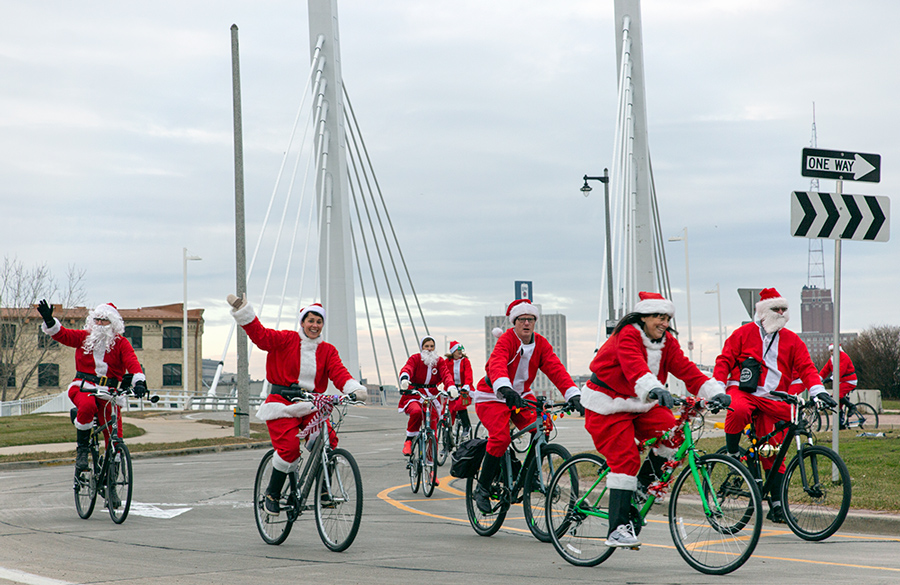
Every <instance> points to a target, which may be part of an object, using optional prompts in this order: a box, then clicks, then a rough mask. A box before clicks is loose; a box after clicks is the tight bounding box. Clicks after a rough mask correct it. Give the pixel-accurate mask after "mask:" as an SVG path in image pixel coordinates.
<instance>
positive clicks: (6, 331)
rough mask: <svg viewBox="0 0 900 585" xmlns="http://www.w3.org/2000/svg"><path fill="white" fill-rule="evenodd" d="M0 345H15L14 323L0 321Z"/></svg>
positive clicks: (7, 346) (6, 346) (8, 346)
mask: <svg viewBox="0 0 900 585" xmlns="http://www.w3.org/2000/svg"><path fill="white" fill-rule="evenodd" d="M0 345H2V346H3V347H5V348H10V347H15V345H16V326H15V324H14V323H0Z"/></svg>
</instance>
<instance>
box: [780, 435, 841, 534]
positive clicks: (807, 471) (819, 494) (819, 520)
mask: <svg viewBox="0 0 900 585" xmlns="http://www.w3.org/2000/svg"><path fill="white" fill-rule="evenodd" d="M832 464H833V465H835V466H837V469H838V478H837V480H832V471H831V470H832ZM804 476H805V481H804ZM850 497H851V487H850V472H849V471H848V470H847V465H846V464H845V463H844V460H843V459H841V458H840V456H839V455H838V454H837V453H835V452H834V451H832V450H831V449H829V448H828V447H822V446H821V445H816V446H812V447H808V446H805V447H803V452H802V459H801V456H800V454H799V453H798V454H797V455H796V456H795V457H794V458H793V459H791V462H790V463H788V466H787V469H786V470H785V472H784V483H783V485H782V486H781V503H782V505H783V506H784V519H785V521H786V522H787V524H788V526H789V527H790V528H791V530H792V531H793V532H794V534H796V535H797V536H799V537H800V538H802V539H803V540H814V541H818V540H825V539H826V538H828V537H829V536H831V535H832V534H834V533H835V532H837V530H838V528H840V527H841V524H843V523H844V519H845V518H846V517H847V510H849V509H850Z"/></svg>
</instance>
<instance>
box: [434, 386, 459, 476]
mask: <svg viewBox="0 0 900 585" xmlns="http://www.w3.org/2000/svg"><path fill="white" fill-rule="evenodd" d="M440 404H441V416H440V418H439V419H438V426H437V438H436V440H437V444H438V454H437V464H438V465H443V464H444V463H446V461H447V457H448V456H449V455H450V453H452V452H453V450H454V449H456V440H455V437H454V435H453V425H451V424H450V418H451V417H450V403H449V401H447V400H442V401H440Z"/></svg>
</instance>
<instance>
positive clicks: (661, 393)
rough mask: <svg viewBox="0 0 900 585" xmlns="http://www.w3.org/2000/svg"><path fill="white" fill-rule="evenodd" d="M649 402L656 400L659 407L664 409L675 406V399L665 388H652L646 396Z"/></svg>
mask: <svg viewBox="0 0 900 585" xmlns="http://www.w3.org/2000/svg"><path fill="white" fill-rule="evenodd" d="M647 398H649V399H650V400H658V401H659V405H660V406H664V407H665V408H673V407H674V406H675V398H673V397H672V394H670V393H669V391H668V390H666V389H665V388H654V389H653V390H651V391H650V392H649V393H648V394H647Z"/></svg>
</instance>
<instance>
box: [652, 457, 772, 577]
mask: <svg viewBox="0 0 900 585" xmlns="http://www.w3.org/2000/svg"><path fill="white" fill-rule="evenodd" d="M697 468H698V471H699V472H700V478H701V479H700V481H699V482H698V481H696V480H695V478H694V474H693V472H692V470H691V468H690V467H685V468H684V470H682V472H681V474H680V475H679V476H678V479H676V480H675V483H674V485H673V487H672V491H671V495H670V499H669V532H670V533H671V534H672V540H673V542H674V543H675V548H676V549H677V550H678V553H679V554H680V555H681V557H682V558H683V559H684V560H685V561H686V562H687V564H688V565H690V566H691V567H692V568H694V569H696V570H697V571H700V572H701V573H705V574H707V575H725V574H727V573H731V572H732V571H734V570H736V569H738V568H739V567H741V566H742V565H743V564H744V563H745V562H747V559H749V558H750V556H751V555H752V554H753V550H754V549H755V548H756V545H757V543H758V542H759V536H760V533H761V532H762V497H761V496H760V494H759V488H758V487H757V486H756V481H755V480H754V479H753V476H751V475H750V472H749V471H748V470H747V468H746V467H744V466H743V465H742V464H741V463H740V462H738V461H737V460H736V459H734V458H733V457H730V456H728V455H720V454H717V453H716V454H710V455H704V456H702V457H699V458H698V459H697ZM704 503H705V504H706V505H704ZM707 510H709V512H707Z"/></svg>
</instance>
